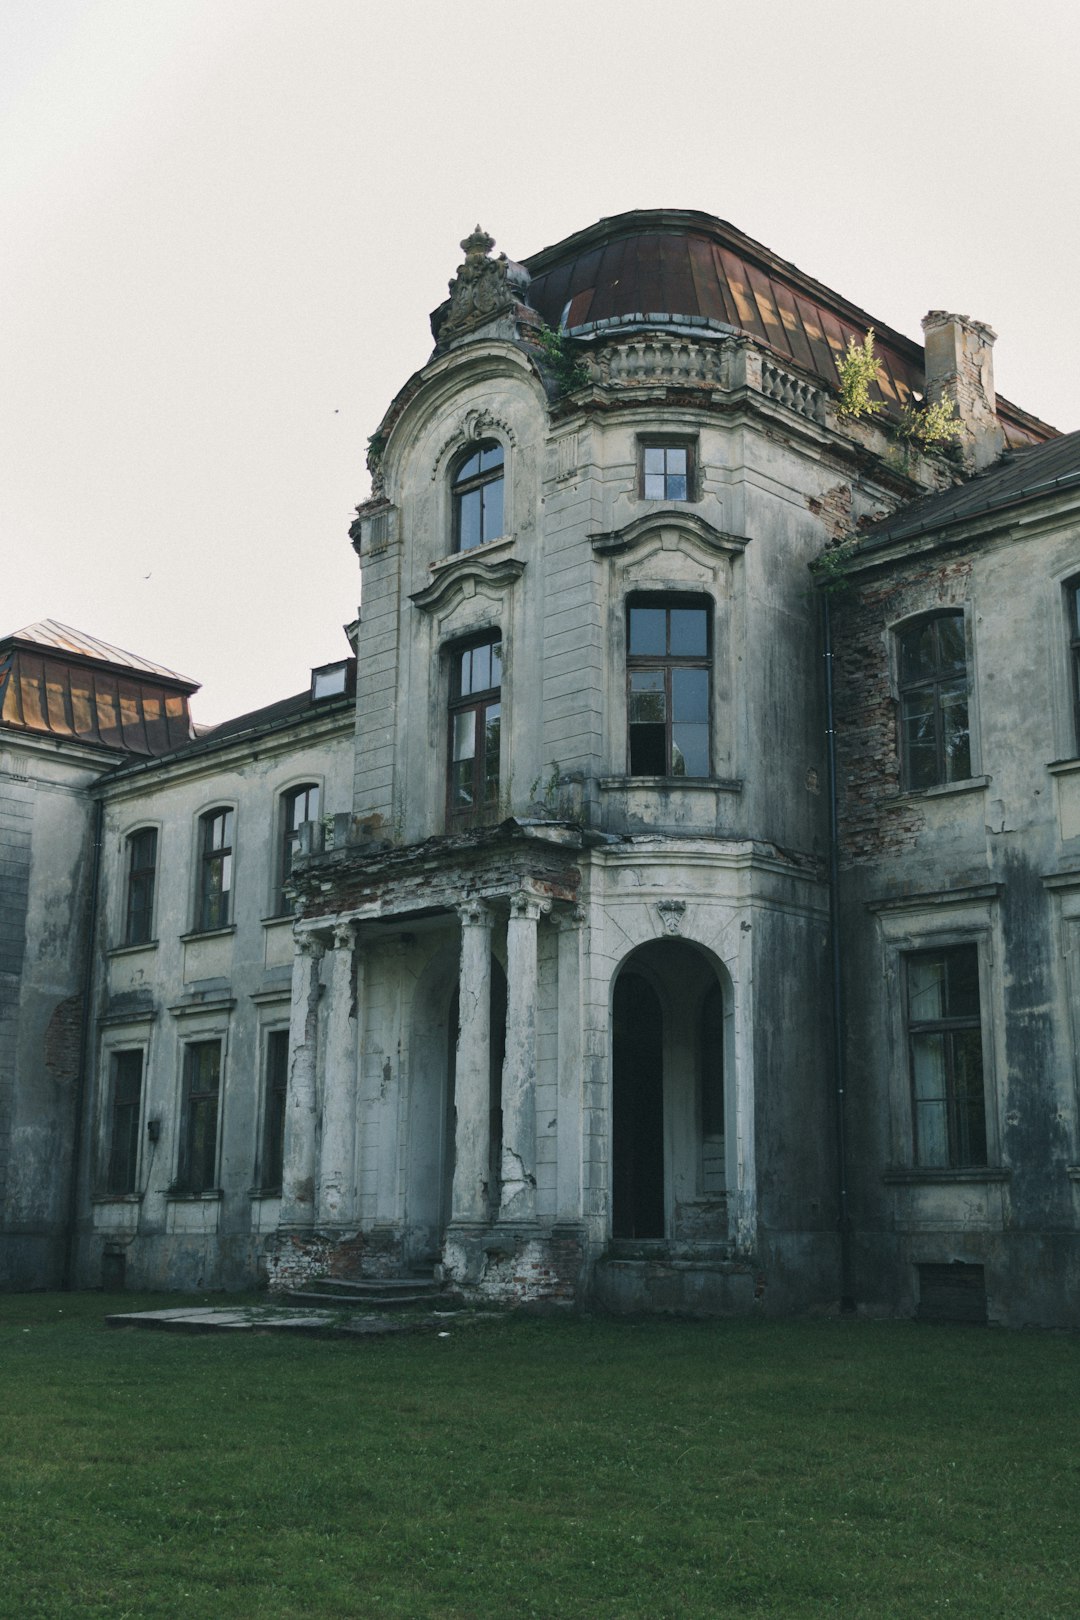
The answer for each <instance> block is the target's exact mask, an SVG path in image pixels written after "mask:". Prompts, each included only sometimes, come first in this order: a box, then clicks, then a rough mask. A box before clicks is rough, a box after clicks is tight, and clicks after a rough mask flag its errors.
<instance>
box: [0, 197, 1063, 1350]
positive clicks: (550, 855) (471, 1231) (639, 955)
mask: <svg viewBox="0 0 1080 1620" xmlns="http://www.w3.org/2000/svg"><path fill="white" fill-rule="evenodd" d="M462 247H463V249H464V252H465V258H464V262H463V263H462V264H461V265H460V267H459V269H458V271H457V273H456V274H455V276H454V277H453V279H452V281H451V283H450V295H449V297H448V299H447V301H446V302H445V303H444V304H443V305H442V306H441V307H440V308H439V309H438V310H436V311H435V313H434V315H433V316H432V332H433V336H434V340H435V347H434V350H433V352H432V355H431V358H430V360H429V362H428V363H427V365H426V366H425V367H424V368H422V370H421V371H419V372H418V373H416V375H414V376H413V377H411V378H409V379H408V381H407V382H406V383H405V384H404V386H403V388H402V389H401V391H400V392H399V394H398V395H397V397H396V398H395V399H394V400H393V401H392V402H391V404H390V406H389V409H388V410H387V412H386V415H385V417H384V419H383V421H382V423H381V424H380V425H379V427H378V429H377V431H376V433H375V434H374V436H373V438H372V440H371V445H370V452H369V470H370V473H371V477H372V494H371V497H370V499H368V500H366V501H365V502H364V503H363V504H362V505H361V506H360V507H359V508H358V510H357V517H356V521H355V523H354V525H353V528H352V531H351V537H352V541H353V544H354V546H355V549H356V551H357V554H358V557H359V563H360V570H361V574H362V598H361V612H360V617H359V621H358V623H357V624H356V625H355V626H354V627H352V634H353V636H354V645H355V654H356V659H355V666H353V665H352V664H351V663H349V662H348V661H346V660H343V661H342V662H341V664H340V665H336V666H329V667H328V669H327V670H325V671H323V672H321V674H320V672H316V673H315V676H314V682H313V686H312V689H311V691H310V692H309V693H306V694H303V695H302V696H301V697H299V698H297V699H295V700H290V702H287V703H286V704H284V705H274V706H271V708H270V709H267V710H265V711H261V712H260V713H259V714H258V715H254V716H248V717H245V718H244V719H243V720H242V721H240V722H236V723H235V724H233V725H232V726H229V727H223V728H217V730H216V731H215V732H213V733H210V734H209V735H207V736H203V737H191V738H189V739H188V740H187V741H185V742H184V743H182V744H181V745H180V746H179V747H176V748H172V749H170V750H168V751H165V752H163V753H162V755H161V757H157V758H132V757H127V758H125V759H124V760H122V761H121V762H120V763H113V764H112V768H111V769H107V770H103V768H102V763H103V762H100V761H97V762H95V765H96V770H93V771H90V770H88V773H87V779H86V781H85V782H84V783H82V784H80V788H79V791H80V793H81V795H82V797H81V799H80V801H79V802H80V803H83V804H84V805H85V806H87V807H89V806H90V805H91V803H94V804H99V805H100V806H101V810H100V816H101V829H102V831H101V840H100V842H101V852H100V856H99V858H98V860H97V864H96V875H95V876H94V877H93V879H92V880H90V881H89V883H88V889H87V884H86V883H84V888H83V890H82V891H80V894H82V896H83V898H81V899H80V901H79V904H78V905H77V906H76V907H75V908H74V909H73V912H72V915H73V918H74V919H75V921H76V925H77V926H76V932H77V933H78V934H79V937H80V939H81V940H82V945H81V947H80V948H81V949H82V950H83V951H84V952H85V953H86V960H87V963H88V964H89V965H88V967H87V970H86V972H87V977H86V983H87V986H88V991H87V995H88V999H87V1002H86V1007H87V1012H86V1015H85V1020H84V1022H85V1029H84V1031H83V1039H82V1043H81V1059H80V1062H79V1064H78V1065H77V1067H78V1068H79V1077H80V1084H79V1087H78V1091H79V1096H80V1097H81V1101H80V1102H77V1103H76V1104H73V1108H74V1119H75V1123H74V1124H73V1125H72V1128H71V1148H70V1151H69V1152H68V1154H67V1156H66V1158H65V1156H64V1155H63V1154H62V1155H60V1156H59V1157H58V1159H57V1161H56V1163H55V1166H54V1167H53V1170H52V1174H53V1175H54V1176H55V1179H56V1182H57V1185H58V1187H63V1188H66V1189H68V1190H69V1201H68V1206H67V1214H66V1216H65V1217H64V1219H62V1220H61V1219H59V1217H58V1218H57V1221H56V1223H55V1227H56V1229H55V1232H54V1242H55V1245H56V1247H57V1248H58V1250H59V1251H63V1252H64V1253H65V1254H66V1255H67V1256H68V1265H69V1268H70V1269H71V1270H72V1271H73V1273H74V1274H75V1275H76V1276H77V1277H78V1279H79V1280H81V1281H83V1282H94V1281H100V1280H101V1278H102V1276H103V1275H104V1276H106V1277H111V1278H113V1279H118V1278H119V1277H120V1276H121V1275H122V1276H124V1277H126V1278H127V1279H129V1280H130V1281H132V1282H138V1283H139V1284H141V1285H147V1284H162V1283H164V1284H171V1285H175V1286H177V1287H196V1286H203V1287H209V1286H216V1285H222V1286H237V1285H241V1284H243V1283H246V1282H250V1281H252V1280H253V1279H254V1278H256V1277H257V1276H260V1275H263V1276H265V1277H266V1279H267V1280H268V1281H269V1283H270V1284H271V1286H273V1287H276V1288H287V1287H290V1286H293V1285H295V1284H297V1283H299V1282H306V1281H307V1280H308V1279H310V1278H312V1277H314V1276H318V1275H323V1274H330V1275H334V1276H338V1277H350V1276H353V1277H361V1276H368V1277H373V1276H391V1275H409V1274H413V1273H417V1272H426V1273H427V1274H429V1275H434V1276H436V1277H438V1278H441V1279H443V1280H444V1281H445V1282H446V1283H447V1284H448V1285H449V1286H453V1287H454V1288H455V1289H457V1290H460V1291H462V1292H464V1293H465V1294H467V1295H470V1296H472V1297H476V1298H490V1299H501V1300H508V1301H519V1302H525V1301H548V1302H564V1303H566V1302H590V1301H591V1302H596V1303H600V1304H603V1305H606V1306H609V1307H611V1308H614V1309H675V1310H692V1311H703V1312H717V1313H721V1312H729V1311H744V1310H751V1309H760V1310H766V1311H775V1312H782V1311H792V1310H801V1309H807V1308H829V1307H836V1306H840V1305H845V1306H846V1305H850V1304H854V1305H856V1306H859V1307H861V1308H866V1309H871V1310H877V1311H882V1312H892V1311H898V1312H912V1311H916V1310H918V1311H921V1312H922V1313H923V1314H926V1315H935V1314H936V1315H957V1314H959V1315H968V1316H974V1317H983V1318H986V1317H989V1318H990V1319H992V1320H1000V1321H1006V1322H1010V1323H1020V1322H1027V1321H1039V1322H1064V1321H1069V1320H1073V1319H1074V1316H1075V1306H1074V1305H1073V1304H1071V1301H1072V1300H1073V1299H1074V1298H1075V1289H1073V1288H1072V1279H1073V1274H1074V1270H1075V1265H1076V1254H1077V1241H1078V1239H1077V1224H1076V1218H1077V1212H1076V1207H1075V1197H1076V1193H1075V1189H1076V1185H1077V1180H1078V1179H1080V1175H1078V1173H1077V1172H1076V1170H1075V1165H1076V1162H1077V1159H1078V1158H1080V1150H1078V1148H1077V1145H1076V1130H1077V1119H1076V1113H1077V1109H1076V1073H1075V1062H1074V1057H1073V1053H1074V1051H1075V1047H1076V1041H1075V1032H1074V1030H1073V1027H1072V1008H1073V1005H1074V1003H1075V994H1076V992H1075V986H1072V984H1071V980H1070V977H1069V974H1070V972H1071V968H1070V965H1069V963H1070V955H1071V949H1070V948H1071V944H1072V932H1071V929H1072V924H1073V922H1074V921H1076V919H1077V918H1080V900H1077V904H1076V906H1075V907H1074V906H1073V904H1072V901H1071V900H1070V898H1069V897H1070V894H1073V895H1074V896H1075V895H1076V894H1077V893H1078V892H1080V869H1078V875H1077V876H1076V877H1075V879H1074V878H1073V877H1071V876H1070V872H1071V866H1070V861H1072V862H1073V863H1075V860H1076V856H1075V852H1073V851H1072V847H1071V844H1070V842H1069V841H1070V839H1073V838H1074V837H1076V838H1080V808H1078V806H1080V801H1078V804H1077V805H1074V804H1073V800H1072V798H1070V793H1071V792H1072V788H1071V786H1070V784H1071V783H1072V782H1073V781H1074V780H1080V776H1078V775H1077V774H1076V772H1077V771H1080V767H1075V758H1074V756H1075V755H1076V753H1077V752H1078V743H1077V730H1076V720H1075V715H1076V709H1077V700H1076V692H1077V686H1076V672H1075V671H1076V662H1077V654H1076V648H1077V646H1078V645H1080V635H1078V633H1077V631H1076V624H1077V623H1078V622H1080V620H1078V619H1077V605H1076V591H1077V582H1078V580H1080V541H1078V540H1077V538H1076V529H1075V524H1073V523H1072V517H1071V506H1070V496H1069V490H1070V487H1072V485H1073V484H1075V481H1076V479H1077V478H1078V477H1080V447H1078V445H1077V443H1076V439H1075V436H1073V437H1064V438H1063V437H1061V436H1060V435H1058V434H1056V432H1055V430H1054V429H1052V428H1049V427H1048V426H1047V425H1046V424H1045V423H1042V422H1040V421H1039V420H1038V419H1037V418H1035V417H1033V416H1031V415H1030V414H1029V413H1027V412H1025V411H1023V410H1021V409H1020V408H1018V407H1015V406H1013V405H1010V404H1009V403H1008V402H1006V401H1004V400H1002V399H1000V398H999V397H998V396H996V394H995V391H994V385H993V372H992V360H991V353H992V343H993V334H992V333H991V332H990V331H989V329H988V328H986V327H985V326H982V325H980V324H979V323H977V322H973V321H969V320H968V319H967V318H966V317H961V316H953V315H949V314H946V313H944V312H940V311H935V312H932V313H931V315H930V316H928V317H927V321H926V323H924V326H925V336H926V344H925V349H924V348H923V347H922V346H920V345H918V344H915V343H913V342H912V341H911V340H909V339H907V338H905V337H903V336H902V335H901V334H899V333H897V332H894V331H892V330H891V329H890V328H888V327H887V326H886V325H884V324H883V323H882V322H880V321H878V320H875V319H874V318H873V317H871V316H870V315H869V314H867V313H866V312H865V311H863V310H861V309H859V308H858V307H857V306H855V305H853V304H851V303H849V302H848V301H847V300H846V299H844V298H841V297H839V296H838V295H837V294H835V293H833V292H831V291H830V290H829V289H827V288H825V287H823V286H821V285H820V284H819V283H817V282H815V281H813V280H812V279H811V278H810V277H808V276H806V275H804V274H803V273H802V272H801V271H799V270H797V269H796V268H795V267H794V266H792V265H790V264H788V263H786V262H785V261H783V260H781V259H779V258H778V257H777V256H776V255H775V254H773V253H771V252H770V251H769V250H768V249H766V248H764V247H762V246H761V245H760V244H758V243H755V242H753V241H751V240H750V239H749V238H747V237H745V236H744V235H742V233H740V232H738V231H737V230H735V229H734V228H733V227H731V226H729V225H727V224H725V223H724V222H722V221H719V220H715V219H712V218H710V217H709V216H706V215H701V214H694V213H689V212H680V211H654V212H643V213H634V214H628V215H623V216H620V217H619V218H616V219H612V220H602V221H600V222H599V224H597V225H595V226H593V227H591V228H590V229H589V230H586V231H583V232H581V233H579V234H578V235H577V236H574V237H571V238H569V239H568V240H567V241H565V242H562V243H559V244H557V245H556V246H554V247H552V248H549V249H547V250H545V251H544V252H542V253H539V254H537V255H534V256H533V257H532V258H530V259H528V260H526V261H525V262H524V263H522V264H517V263H514V262H512V261H510V260H508V259H506V258H505V257H503V256H501V255H500V256H495V255H493V252H492V249H493V247H494V244H493V242H492V241H491V239H490V238H489V237H487V236H486V235H485V234H484V233H483V232H482V231H481V230H480V229H479V228H477V230H476V231H475V232H474V233H473V234H472V235H471V236H469V237H468V238H466V240H465V241H464V242H463V244H462ZM871 328H872V329H873V340H872V364H871V366H870V370H869V373H868V376H867V378H866V379H865V381H866V388H865V390H864V393H863V394H862V395H859V394H858V392H857V390H856V391H854V392H853V378H854V370H853V367H854V362H853V360H852V354H853V352H854V350H853V346H859V347H861V348H863V351H864V353H865V352H866V351H865V344H866V335H867V332H868V331H869V330H870V329H871ZM856 369H857V368H856ZM935 413H936V414H935ZM943 424H945V425H944V427H943ZM938 430H940V431H938ZM823 558H824V562H823V561H822V559H823ZM1034 662H1038V665H1039V667H1038V669H1037V670H1035V672H1034V673H1032V666H1033V663H1034ZM1044 666H1045V667H1044ZM354 668H355V697H354V695H353V687H352V674H353V670H354ZM320 679H322V681H323V686H324V688H326V689H325V690H322V689H320V684H319V683H320ZM4 716H5V721H8V719H9V716H8V710H7V708H5V710H4ZM20 724H21V729H20ZM32 730H33V728H32V726H28V725H27V723H26V722H25V720H24V721H23V722H21V723H9V724H8V726H7V727H6V729H5V732H4V738H3V745H4V747H5V749H7V747H8V743H7V737H8V734H9V732H10V731H16V732H18V734H19V736H22V735H24V734H28V733H29V732H30V731H32ZM1033 748H1034V749H1035V750H1036V752H1037V754H1038V758H1037V759H1036V758H1035V757H1029V756H1031V750H1032V749H1033ZM7 758H8V754H7V753H5V755H4V759H5V761H6V760H7ZM1044 778H1045V780H1044ZM1078 791H1080V790H1078ZM1075 796H1076V795H1075V794H1074V795H1073V797H1074V798H1075ZM17 798H18V795H17V794H16V795H15V799H17ZM85 814H87V815H88V814H89V809H87V810H86V812H85ZM72 882H73V880H71V879H65V883H66V884H67V888H68V890H70V889H71V887H72ZM1074 910H1075V912H1076V917H1074V916H1073V912H1074ZM28 928H29V930H30V931H29V932H27V929H28ZM32 932H33V930H32V927H31V925H30V924H29V923H27V924H26V926H25V927H24V954H25V941H26V940H30V939H31V936H32ZM16 972H18V968H17V965H16ZM838 1035H839V1038H838ZM35 1039H36V1037H35V1036H32V1035H31V1036H28V1037H27V1040H28V1042H29V1044H28V1045H27V1047H26V1057H25V1060H24V1062H25V1065H26V1067H25V1071H24V1072H22V1073H19V1072H15V1073H13V1076H12V1079H11V1082H10V1084H9V1092H8V1095H23V1096H24V1097H25V1098H31V1099H32V1098H33V1097H34V1096H35V1095H40V1094H41V1092H42V1087H41V1083H40V1079H38V1080H35V1079H34V1073H33V1071H34V1067H35V1064H36V1065H37V1066H38V1068H39V1069H40V1061H41V1060H40V1051H39V1048H38V1047H37V1046H35V1044H34V1041H35ZM35 1087H36V1092H35ZM4 1095H5V1094H4V1093H0V1107H2V1106H3V1101H2V1099H3V1096H4ZM20 1106H22V1105H20ZM9 1112H10V1111H9ZM80 1121H81V1124H80V1123H79V1122H80ZM0 1123H2V1121H0ZM13 1140H14V1138H13ZM27 1141H28V1142H29V1139H27ZM28 1151H29V1148H28ZM27 1162H28V1163H29V1162H30V1161H27ZM33 1162H35V1163H36V1162H37V1161H33ZM61 1202H62V1200H61ZM5 1275H6V1276H7V1278H8V1280H9V1281H11V1280H14V1281H20V1280H21V1281H23V1282H25V1281H26V1280H27V1279H26V1277H25V1275H22V1274H20V1275H19V1276H17V1275H16V1273H15V1271H14V1270H13V1269H10V1268H9V1270H8V1272H7V1273H5ZM31 1280H32V1279H31ZM38 1280H41V1281H44V1280H46V1279H45V1278H44V1276H42V1277H41V1278H39V1279H38Z"/></svg>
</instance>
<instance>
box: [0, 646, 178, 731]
mask: <svg viewBox="0 0 1080 1620" xmlns="http://www.w3.org/2000/svg"><path fill="white" fill-rule="evenodd" d="M196 691H198V682H196V681H192V680H189V679H188V677H187V676H186V675H178V674H176V672H175V671H174V670H171V669H166V668H165V667H164V666H163V665H161V664H152V663H150V662H149V660H148V659H145V658H139V657H137V656H136V655H135V654H133V653H128V652H124V651H123V649H122V648H120V647H113V646H110V645H109V643H108V642H105V641H99V640H98V639H97V638H96V637H94V636H88V635H85V634H84V633H83V632H82V631H81V630H74V629H72V627H71V626H70V625H65V624H60V623H58V622H57V621H56V620H55V619H43V620H42V621H41V622H40V623H39V624H31V625H26V626H25V627H24V628H23V629H22V630H16V631H15V632H14V634H12V635H9V636H5V637H3V638H0V724H2V725H3V726H5V727H7V728H9V729H11V730H13V731H21V732H27V733H34V734H36V735H38V736H46V737H53V738H55V739H56V740H58V741H66V742H71V743H86V744H88V745H89V746H90V747H93V748H105V749H109V750H112V751H114V752H116V753H121V754H137V755H143V756H147V755H150V756H153V755H158V754H165V753H168V752H169V751H170V750H171V749H174V748H176V747H178V746H179V745H180V744H182V743H185V742H187V741H188V739H189V738H190V736H191V715H190V713H189V710H188V698H189V696H190V694H191V693H192V692H196Z"/></svg>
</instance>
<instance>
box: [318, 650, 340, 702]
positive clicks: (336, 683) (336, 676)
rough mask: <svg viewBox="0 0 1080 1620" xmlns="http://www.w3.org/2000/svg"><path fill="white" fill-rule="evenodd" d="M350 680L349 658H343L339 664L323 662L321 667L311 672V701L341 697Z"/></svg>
mask: <svg viewBox="0 0 1080 1620" xmlns="http://www.w3.org/2000/svg"><path fill="white" fill-rule="evenodd" d="M348 681H349V660H348V659H347V658H343V659H342V660H341V662H340V663H338V664H323V665H322V667H321V668H320V669H313V670H312V672H311V701H312V702H313V703H319V702H321V701H322V700H323V699H324V698H332V697H341V695H342V693H343V692H345V691H346V689H347V687H348Z"/></svg>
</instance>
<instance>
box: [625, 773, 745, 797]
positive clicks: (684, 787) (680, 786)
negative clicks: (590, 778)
mask: <svg viewBox="0 0 1080 1620" xmlns="http://www.w3.org/2000/svg"><path fill="white" fill-rule="evenodd" d="M599 787H600V791H601V792H602V793H619V792H623V793H625V792H628V791H629V790H630V789H631V788H644V789H645V791H646V792H648V793H670V792H672V791H674V792H676V793H741V792H742V788H743V785H742V779H741V777H737V776H733V777H727V776H602V777H601V778H600V781H599Z"/></svg>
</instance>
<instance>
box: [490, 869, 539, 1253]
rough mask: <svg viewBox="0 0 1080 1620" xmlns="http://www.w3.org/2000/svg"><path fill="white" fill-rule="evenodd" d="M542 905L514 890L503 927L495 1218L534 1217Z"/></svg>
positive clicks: (525, 1218)
mask: <svg viewBox="0 0 1080 1620" xmlns="http://www.w3.org/2000/svg"><path fill="white" fill-rule="evenodd" d="M540 912H541V904H540V901H539V900H537V899H535V898H534V897H533V896H532V895H531V894H526V893H524V892H522V893H520V894H515V895H514V897H513V899H512V900H511V902H510V921H509V922H508V924H507V928H506V1057H505V1060H504V1062H503V1072H502V1190H501V1197H500V1202H499V1219H500V1220H503V1221H532V1220H535V1219H536V927H537V924H538V923H539V921H540Z"/></svg>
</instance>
